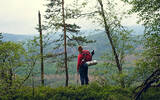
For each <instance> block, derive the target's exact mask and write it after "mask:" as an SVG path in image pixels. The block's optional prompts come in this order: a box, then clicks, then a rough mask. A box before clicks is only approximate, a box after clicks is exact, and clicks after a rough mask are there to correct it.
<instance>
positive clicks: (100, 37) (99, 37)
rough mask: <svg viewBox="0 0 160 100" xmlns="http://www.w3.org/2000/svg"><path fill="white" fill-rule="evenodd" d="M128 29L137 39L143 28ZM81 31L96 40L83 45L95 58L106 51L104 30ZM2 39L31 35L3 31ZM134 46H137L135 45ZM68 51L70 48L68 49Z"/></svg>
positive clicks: (106, 43)
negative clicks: (93, 53)
mask: <svg viewBox="0 0 160 100" xmlns="http://www.w3.org/2000/svg"><path fill="white" fill-rule="evenodd" d="M128 28H129V29H132V30H133V32H132V38H135V39H138V38H137V37H138V36H140V35H142V34H143V31H144V28H143V27H142V26H129V27H128ZM82 32H83V33H84V34H85V35H87V39H90V40H96V42H95V43H92V44H87V45H84V48H85V49H89V50H90V51H91V50H95V56H94V57H96V58H100V57H101V56H102V55H104V53H105V52H107V51H108V50H109V48H110V44H109V41H108V38H107V36H106V34H105V32H104V31H102V30H100V31H93V30H82ZM3 37H4V38H3V41H14V42H17V41H26V40H28V39H32V38H33V37H34V36H33V35H16V34H8V33H3ZM52 46H53V45H51V46H50V47H49V48H50V49H46V50H51V48H52ZM135 47H137V46H136V45H135ZM58 51H60V50H58ZM58 51H56V52H58ZM68 51H70V49H69V50H68Z"/></svg>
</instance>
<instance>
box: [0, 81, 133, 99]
mask: <svg viewBox="0 0 160 100" xmlns="http://www.w3.org/2000/svg"><path fill="white" fill-rule="evenodd" d="M0 98H5V96H0ZM13 99H16V100H24V99H27V100H31V99H34V100H53V99H54V100H62V99H63V100H130V99H131V92H130V91H129V90H127V89H122V88H120V87H113V86H105V87H101V86H100V85H98V84H96V83H92V84H90V85H88V86H80V87H75V86H69V87H58V88H50V87H37V88H35V90H34V96H33V91H32V88H30V87H23V88H21V89H18V90H16V92H15V93H14V95H13Z"/></svg>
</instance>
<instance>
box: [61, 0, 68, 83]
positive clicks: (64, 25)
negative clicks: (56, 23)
mask: <svg viewBox="0 0 160 100" xmlns="http://www.w3.org/2000/svg"><path fill="white" fill-rule="evenodd" d="M62 17H63V28H64V30H63V31H64V54H65V59H64V62H65V70H66V84H65V86H68V79H69V77H68V67H67V49H66V24H65V15H64V0H62Z"/></svg>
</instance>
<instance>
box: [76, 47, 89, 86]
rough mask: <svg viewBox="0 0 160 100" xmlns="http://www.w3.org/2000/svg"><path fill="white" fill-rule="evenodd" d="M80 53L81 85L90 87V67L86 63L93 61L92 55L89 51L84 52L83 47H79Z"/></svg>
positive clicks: (78, 70)
mask: <svg viewBox="0 0 160 100" xmlns="http://www.w3.org/2000/svg"><path fill="white" fill-rule="evenodd" d="M78 52H79V54H78V62H77V72H78V73H79V74H80V81H81V85H84V84H86V85H88V83H89V79H88V65H87V64H86V62H87V61H91V60H92V55H91V54H90V52H89V51H88V50H83V48H82V46H79V47H78Z"/></svg>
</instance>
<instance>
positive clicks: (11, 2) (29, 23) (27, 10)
mask: <svg viewBox="0 0 160 100" xmlns="http://www.w3.org/2000/svg"><path fill="white" fill-rule="evenodd" d="M66 1H69V0H66ZM45 3H46V2H45V0H0V32H5V33H13V34H30V35H31V34H36V33H37V30H35V26H36V25H37V24H38V18H37V15H38V14H37V13H38V10H41V13H42V14H44V10H45V7H44V6H43V5H44V4H45ZM136 20H137V19H136V16H132V17H131V18H129V19H126V20H124V21H123V24H124V25H130V26H132V25H136ZM83 21H85V20H83ZM82 23H83V22H82ZM88 24H89V23H88ZM88 24H85V25H84V27H87V26H88ZM90 27H93V26H90ZM90 27H89V28H90Z"/></svg>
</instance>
